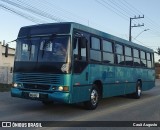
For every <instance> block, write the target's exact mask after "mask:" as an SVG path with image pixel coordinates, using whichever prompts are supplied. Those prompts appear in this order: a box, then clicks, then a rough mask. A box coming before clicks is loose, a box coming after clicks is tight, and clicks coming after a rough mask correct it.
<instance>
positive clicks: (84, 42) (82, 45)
mask: <svg viewBox="0 0 160 130" xmlns="http://www.w3.org/2000/svg"><path fill="white" fill-rule="evenodd" d="M87 42H88V40H87V39H86V38H85V37H80V38H79V44H80V47H81V48H86V44H87Z"/></svg>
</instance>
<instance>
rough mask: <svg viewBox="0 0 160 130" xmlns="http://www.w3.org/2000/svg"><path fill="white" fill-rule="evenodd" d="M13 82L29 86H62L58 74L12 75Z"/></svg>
mask: <svg viewBox="0 0 160 130" xmlns="http://www.w3.org/2000/svg"><path fill="white" fill-rule="evenodd" d="M14 82H22V83H31V84H55V85H56V84H63V78H62V76H61V75H58V74H44V73H38V74H36V73H35V74H33V73H17V74H14Z"/></svg>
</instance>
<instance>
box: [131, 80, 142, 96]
mask: <svg viewBox="0 0 160 130" xmlns="http://www.w3.org/2000/svg"><path fill="white" fill-rule="evenodd" d="M141 95H142V85H141V82H140V81H138V82H137V85H136V92H135V93H133V98H135V99H139V98H141Z"/></svg>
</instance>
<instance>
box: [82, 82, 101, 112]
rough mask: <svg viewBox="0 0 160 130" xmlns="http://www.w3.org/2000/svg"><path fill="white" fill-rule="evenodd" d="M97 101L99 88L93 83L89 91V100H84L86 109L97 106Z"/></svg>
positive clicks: (92, 108)
mask: <svg viewBox="0 0 160 130" xmlns="http://www.w3.org/2000/svg"><path fill="white" fill-rule="evenodd" d="M98 103H99V90H98V88H97V87H96V85H94V87H93V88H92V89H91V92H90V100H89V101H86V102H84V106H85V108H86V109H87V110H94V109H96V108H97V106H98Z"/></svg>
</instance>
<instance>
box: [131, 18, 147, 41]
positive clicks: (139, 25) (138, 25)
mask: <svg viewBox="0 0 160 130" xmlns="http://www.w3.org/2000/svg"><path fill="white" fill-rule="evenodd" d="M141 18H144V15H143V16H140V15H139V16H138V17H137V16H135V17H134V18H130V24H129V41H132V28H133V27H141V26H144V23H143V24H137V25H136V24H134V25H133V26H132V20H133V19H141Z"/></svg>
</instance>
